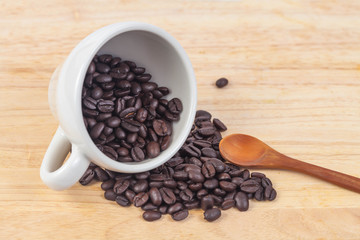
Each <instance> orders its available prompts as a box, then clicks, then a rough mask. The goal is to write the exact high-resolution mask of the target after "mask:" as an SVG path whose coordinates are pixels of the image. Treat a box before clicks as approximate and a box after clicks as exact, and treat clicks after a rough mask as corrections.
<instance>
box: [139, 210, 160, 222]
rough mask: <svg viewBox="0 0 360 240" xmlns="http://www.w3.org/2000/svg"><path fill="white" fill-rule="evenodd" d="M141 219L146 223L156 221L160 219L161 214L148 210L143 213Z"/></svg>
mask: <svg viewBox="0 0 360 240" xmlns="http://www.w3.org/2000/svg"><path fill="white" fill-rule="evenodd" d="M143 218H144V219H145V220H146V221H148V222H152V221H156V220H159V219H160V218H161V213H160V212H157V211H152V210H148V211H145V212H144V213H143Z"/></svg>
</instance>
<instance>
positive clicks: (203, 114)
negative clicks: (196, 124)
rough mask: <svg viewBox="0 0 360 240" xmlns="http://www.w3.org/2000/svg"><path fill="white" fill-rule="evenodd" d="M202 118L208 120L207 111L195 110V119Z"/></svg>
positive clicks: (209, 117) (208, 114)
mask: <svg viewBox="0 0 360 240" xmlns="http://www.w3.org/2000/svg"><path fill="white" fill-rule="evenodd" d="M199 117H204V118H205V119H208V120H210V119H211V114H210V113H209V112H208V111H205V110H197V111H196V114H195V118H199Z"/></svg>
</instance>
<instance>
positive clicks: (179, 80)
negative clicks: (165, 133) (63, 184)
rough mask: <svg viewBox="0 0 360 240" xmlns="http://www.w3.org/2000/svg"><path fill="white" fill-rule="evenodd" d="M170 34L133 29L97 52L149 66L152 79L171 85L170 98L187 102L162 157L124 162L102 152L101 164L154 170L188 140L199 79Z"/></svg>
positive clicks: (132, 170)
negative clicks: (196, 79)
mask: <svg viewBox="0 0 360 240" xmlns="http://www.w3.org/2000/svg"><path fill="white" fill-rule="evenodd" d="M169 37H170V36H165V37H164V36H162V35H161V34H158V33H154V31H147V30H130V31H126V32H122V33H120V34H118V35H116V36H114V37H113V38H111V39H110V40H108V41H107V42H106V43H105V44H103V45H102V46H101V48H100V49H99V50H98V52H97V53H96V54H97V55H101V54H111V55H113V56H116V57H120V58H121V59H122V60H130V61H133V62H135V63H136V64H137V66H140V67H145V68H146V72H147V73H150V74H151V75H152V79H151V80H150V81H152V82H156V83H157V84H158V86H165V87H168V88H169V89H170V94H169V95H167V96H165V98H166V99H168V100H170V99H172V98H174V97H177V98H179V99H181V101H182V103H183V111H182V113H181V114H180V120H179V121H177V122H173V133H172V141H171V144H170V146H169V147H168V148H167V149H166V150H165V151H163V152H161V154H160V155H159V156H158V157H156V158H152V159H146V160H144V161H142V162H130V163H121V162H116V161H114V160H112V159H110V158H108V157H107V156H106V155H104V154H102V157H101V159H100V161H99V162H97V161H96V159H95V163H98V164H99V165H100V166H101V165H104V164H103V163H104V162H106V166H105V167H107V168H108V169H111V170H114V171H121V172H140V171H146V170H150V169H152V168H155V167H157V166H159V165H161V164H163V163H164V162H166V161H167V160H169V159H170V158H171V157H172V156H173V155H174V154H175V153H176V152H177V151H178V150H179V149H180V147H181V146H182V144H183V143H184V142H185V140H186V137H187V135H188V133H189V132H190V129H191V126H192V123H193V120H194V116H195V110H196V82H195V77H194V73H193V70H192V67H191V64H190V61H189V59H188V58H187V55H186V54H185V52H184V50H183V49H182V48H181V46H180V45H179V43H178V42H177V41H176V40H175V39H171V37H170V38H169ZM94 146H95V145H94ZM95 147H96V146H95ZM98 152H100V151H98ZM104 158H106V159H104Z"/></svg>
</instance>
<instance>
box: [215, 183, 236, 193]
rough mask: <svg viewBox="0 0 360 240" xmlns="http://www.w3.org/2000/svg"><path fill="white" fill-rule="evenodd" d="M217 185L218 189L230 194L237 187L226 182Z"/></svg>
mask: <svg viewBox="0 0 360 240" xmlns="http://www.w3.org/2000/svg"><path fill="white" fill-rule="evenodd" d="M219 185H220V188H221V189H223V190H224V191H226V192H232V191H234V190H235V189H236V187H237V185H236V184H235V183H232V182H228V181H220V182H219Z"/></svg>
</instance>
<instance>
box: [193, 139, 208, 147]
mask: <svg viewBox="0 0 360 240" xmlns="http://www.w3.org/2000/svg"><path fill="white" fill-rule="evenodd" d="M193 144H194V145H195V146H196V147H199V148H210V147H211V142H210V141H207V140H196V141H193Z"/></svg>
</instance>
